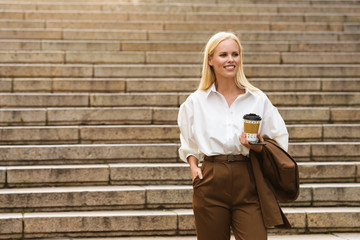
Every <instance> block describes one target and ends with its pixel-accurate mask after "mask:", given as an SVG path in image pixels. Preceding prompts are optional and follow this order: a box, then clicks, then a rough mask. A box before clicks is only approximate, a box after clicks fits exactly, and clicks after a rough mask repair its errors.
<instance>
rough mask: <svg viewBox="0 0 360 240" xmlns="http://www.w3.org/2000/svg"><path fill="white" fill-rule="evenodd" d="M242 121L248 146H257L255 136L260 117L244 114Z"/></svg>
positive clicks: (257, 140) (253, 114)
mask: <svg viewBox="0 0 360 240" xmlns="http://www.w3.org/2000/svg"><path fill="white" fill-rule="evenodd" d="M243 119H244V132H245V135H246V139H247V140H248V142H249V143H250V144H257V143H258V142H259V139H258V137H257V134H258V132H259V127H260V122H261V117H260V116H259V115H256V114H255V113H249V114H245V115H244V117H243Z"/></svg>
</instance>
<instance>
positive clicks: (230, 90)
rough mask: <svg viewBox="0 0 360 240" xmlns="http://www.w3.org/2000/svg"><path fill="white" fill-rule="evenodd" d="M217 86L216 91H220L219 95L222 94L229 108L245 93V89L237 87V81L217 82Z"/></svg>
mask: <svg viewBox="0 0 360 240" xmlns="http://www.w3.org/2000/svg"><path fill="white" fill-rule="evenodd" d="M215 86H216V91H218V92H219V93H221V95H223V96H224V97H225V99H226V102H227V103H228V106H229V107H230V106H231V104H232V103H233V102H234V101H235V100H236V98H237V97H238V96H239V95H241V94H244V93H245V89H242V88H239V87H238V86H237V85H236V83H235V80H225V81H224V80H221V81H218V80H216V81H215Z"/></svg>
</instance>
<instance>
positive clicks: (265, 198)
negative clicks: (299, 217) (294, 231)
mask: <svg viewBox="0 0 360 240" xmlns="http://www.w3.org/2000/svg"><path fill="white" fill-rule="evenodd" d="M265 142H266V146H264V147H263V150H262V152H260V153H256V152H254V151H250V160H251V165H252V168H253V172H254V176H255V183H256V188H257V192H258V195H259V201H260V207H261V211H262V214H263V219H264V223H265V226H266V227H272V226H276V227H281V228H291V225H290V223H289V221H288V220H287V218H286V216H285V215H284V213H283V212H282V210H281V208H280V206H279V204H278V202H293V201H295V200H296V199H297V197H298V196H299V171H298V166H297V164H296V162H295V161H294V159H293V158H292V157H291V156H290V155H289V154H288V153H287V152H286V151H285V150H283V149H282V148H281V147H280V146H279V145H278V144H277V143H276V141H274V140H271V139H265Z"/></svg>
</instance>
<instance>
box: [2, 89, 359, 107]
mask: <svg viewBox="0 0 360 240" xmlns="http://www.w3.org/2000/svg"><path fill="white" fill-rule="evenodd" d="M188 96H189V93H91V94H87V93H0V107H5V108H18V107H146V106H149V107H178V106H180V104H181V103H183V102H184V101H185V100H186V99H187V97H188ZM267 96H268V97H269V99H270V100H271V102H272V103H273V104H274V105H275V106H279V107H280V106H281V107H291V106H294V107H308V106H312V107H320V106H333V107H335V106H347V107H358V106H359V105H360V93H359V92H269V93H267Z"/></svg>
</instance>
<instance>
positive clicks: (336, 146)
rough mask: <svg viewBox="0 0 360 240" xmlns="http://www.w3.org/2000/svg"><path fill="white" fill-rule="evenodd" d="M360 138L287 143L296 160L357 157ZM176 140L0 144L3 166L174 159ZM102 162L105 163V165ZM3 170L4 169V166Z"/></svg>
mask: <svg viewBox="0 0 360 240" xmlns="http://www.w3.org/2000/svg"><path fill="white" fill-rule="evenodd" d="M359 144H360V143H359V142H306V143H290V144H289V153H290V154H291V155H292V156H293V157H294V159H296V160H297V161H299V162H310V161H320V162H327V161H335V162H339V161H345V162H352V161H359V160H360V152H359V151H360V148H359ZM178 147H179V144H176V143H161V144H160V143H158V144H150V143H148V144H73V145H17V146H16V145H15V146H5V145H4V146H0V150H1V152H0V161H1V165H2V166H17V165H41V164H50V165H51V164H86V163H91V164H92V163H94V164H96V163H98V164H107V163H136V162H137V163H139V162H141V163H170V162H172V163H175V162H179V161H180V160H179V159H178ZM104 166H105V165H104ZM3 170H4V169H3Z"/></svg>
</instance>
